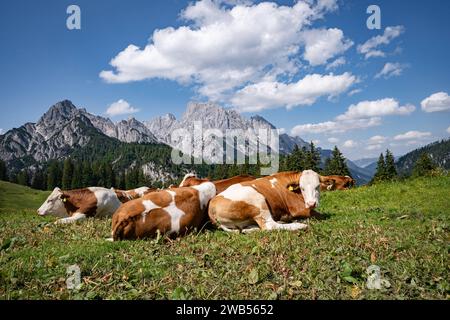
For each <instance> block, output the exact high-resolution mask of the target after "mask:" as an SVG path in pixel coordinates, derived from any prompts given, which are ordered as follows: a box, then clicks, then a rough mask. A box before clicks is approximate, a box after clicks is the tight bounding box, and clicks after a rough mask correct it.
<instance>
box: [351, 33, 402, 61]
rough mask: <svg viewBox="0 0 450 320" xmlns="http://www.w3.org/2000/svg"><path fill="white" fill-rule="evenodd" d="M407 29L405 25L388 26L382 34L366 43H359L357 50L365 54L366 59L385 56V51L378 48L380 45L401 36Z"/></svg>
mask: <svg viewBox="0 0 450 320" xmlns="http://www.w3.org/2000/svg"><path fill="white" fill-rule="evenodd" d="M404 31H405V28H404V27H403V26H395V27H386V29H384V33H383V34H382V35H378V36H375V37H373V38H370V39H369V40H367V41H366V42H365V43H363V44H361V45H359V46H358V47H357V50H358V52H359V53H361V54H364V57H365V59H369V58H372V57H384V56H385V53H384V52H383V51H381V50H380V49H377V48H378V47H379V46H380V45H388V44H389V43H390V42H391V41H392V40H393V39H395V38H397V37H398V36H400V35H401V34H402V33H403V32H404Z"/></svg>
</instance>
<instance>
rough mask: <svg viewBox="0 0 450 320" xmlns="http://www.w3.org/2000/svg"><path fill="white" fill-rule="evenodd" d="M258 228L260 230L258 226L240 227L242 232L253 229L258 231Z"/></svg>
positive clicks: (249, 231) (252, 230) (248, 231)
mask: <svg viewBox="0 0 450 320" xmlns="http://www.w3.org/2000/svg"><path fill="white" fill-rule="evenodd" d="M258 230H261V228H260V227H259V226H249V227H247V228H245V229H242V232H243V233H251V232H254V231H258Z"/></svg>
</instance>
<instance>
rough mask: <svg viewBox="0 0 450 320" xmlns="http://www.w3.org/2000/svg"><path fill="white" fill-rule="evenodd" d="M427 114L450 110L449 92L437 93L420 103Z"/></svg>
mask: <svg viewBox="0 0 450 320" xmlns="http://www.w3.org/2000/svg"><path fill="white" fill-rule="evenodd" d="M420 105H421V106H422V110H423V111H425V112H437V111H447V110H450V96H449V95H448V93H447V92H442V91H441V92H437V93H434V94H432V95H431V96H429V97H427V98H425V99H424V100H422V102H421V103H420Z"/></svg>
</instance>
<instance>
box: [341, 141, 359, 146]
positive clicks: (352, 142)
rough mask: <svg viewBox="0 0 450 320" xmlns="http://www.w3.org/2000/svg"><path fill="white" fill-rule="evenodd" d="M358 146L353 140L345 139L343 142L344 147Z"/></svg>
mask: <svg viewBox="0 0 450 320" xmlns="http://www.w3.org/2000/svg"><path fill="white" fill-rule="evenodd" d="M357 146H358V143H357V142H356V141H353V140H346V141H345V142H344V144H343V147H344V148H355V147H357Z"/></svg>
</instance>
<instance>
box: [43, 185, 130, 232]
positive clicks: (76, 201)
mask: <svg viewBox="0 0 450 320" xmlns="http://www.w3.org/2000/svg"><path fill="white" fill-rule="evenodd" d="M116 191H117V190H111V189H107V188H101V187H90V188H83V189H76V190H67V191H64V190H61V189H60V188H58V187H56V188H55V189H54V190H53V191H52V193H51V194H50V195H49V196H48V198H47V200H45V202H44V203H43V204H42V205H41V207H40V208H39V209H38V210H37V212H38V214H39V215H41V216H45V215H53V216H57V217H60V218H61V219H59V220H56V221H55V223H56V224H60V223H71V222H75V221H77V220H82V219H85V218H87V217H107V216H111V215H112V214H113V213H114V212H115V211H116V210H117V208H119V206H120V205H121V204H122V202H121V201H120V199H119V196H118V195H117V193H116ZM122 200H123V201H129V199H128V198H124V199H122Z"/></svg>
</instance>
